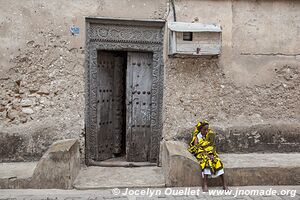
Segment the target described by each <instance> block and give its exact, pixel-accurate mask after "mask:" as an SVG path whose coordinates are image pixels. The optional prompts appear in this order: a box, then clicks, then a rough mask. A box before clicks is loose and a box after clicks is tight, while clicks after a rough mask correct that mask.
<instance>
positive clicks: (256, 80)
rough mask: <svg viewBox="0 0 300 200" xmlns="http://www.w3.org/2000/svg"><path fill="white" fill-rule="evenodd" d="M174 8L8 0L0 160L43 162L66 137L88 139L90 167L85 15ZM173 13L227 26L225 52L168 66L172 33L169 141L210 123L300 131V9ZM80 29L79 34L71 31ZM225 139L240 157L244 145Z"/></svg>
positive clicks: (1, 25) (0, 66)
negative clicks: (237, 148)
mask: <svg viewBox="0 0 300 200" xmlns="http://www.w3.org/2000/svg"><path fill="white" fill-rule="evenodd" d="M168 2H169V1H167V0H164V1H161V0H154V1H151V2H150V1H147V0H131V1H127V0H120V1H118V4H113V3H111V1H109V0H91V1H76V2H73V1H72V2H71V1H64V2H61V1H59V2H58V1H51V2H50V1H45V0H43V1H39V2H34V3H33V2H32V1H24V2H22V4H20V3H19V1H17V0H11V1H2V2H1V7H0V13H1V14H0V42H1V45H0V134H1V136H0V137H1V145H2V144H3V145H2V146H3V148H2V146H1V147H0V161H4V160H5V161H24V160H38V159H39V157H40V156H41V155H42V154H43V152H45V150H46V149H47V147H48V146H49V145H50V144H51V143H52V142H53V141H55V140H58V139H63V138H79V139H80V144H81V152H82V154H81V155H82V160H83V155H84V153H83V151H84V143H85V141H84V139H85V125H84V105H85V100H84V94H85V91H84V82H85V75H84V58H85V55H84V52H85V46H84V44H85V28H86V27H85V18H84V17H85V16H96V17H107V18H127V19H146V20H151V19H166V21H173V13H172V9H170V8H169V4H168ZM271 8H272V9H271ZM175 9H176V16H177V21H183V22H192V21H194V22H195V23H198V22H200V23H216V24H220V25H221V27H222V52H221V55H220V57H219V58H214V59H203V58H184V59H182V58H169V57H168V56H167V45H168V38H167V35H168V34H164V35H165V38H164V61H165V63H164V91H163V93H164V98H163V124H164V126H163V138H164V139H165V140H169V139H172V138H174V137H175V136H176V135H178V134H181V133H183V132H184V131H185V130H187V129H191V128H192V127H193V126H194V125H195V123H196V122H197V120H199V119H203V118H206V119H208V120H210V122H211V123H212V124H213V125H214V126H217V127H220V129H221V130H223V129H228V128H230V127H233V128H234V127H240V126H242V127H245V130H247V131H244V130H241V132H240V133H245V134H246V135H247V134H249V133H248V130H249V129H248V128H246V126H249V127H250V128H251V126H252V125H255V124H269V123H271V124H273V123H275V122H276V123H277V122H282V123H288V124H296V125H297V124H299V121H300V109H299V108H300V99H299V98H300V93H299V91H300V87H299V83H300V81H299V80H300V79H299V73H300V68H299V67H300V64H299V63H300V59H299V58H300V52H299V51H298V49H299V48H298V47H299V41H300V39H299V34H297V33H298V32H299V26H298V21H299V17H300V15H299V10H300V2H298V1H292V0H289V1H213V0H203V1H198V0H181V1H176V2H175ZM274 10H276V11H278V12H276V13H274ZM271 16H272V17H271ZM73 25H75V26H78V27H79V28H80V33H79V34H78V35H72V34H71V33H70V30H69V29H70V27H71V26H73ZM285 30H289V31H288V32H287V33H285V32H286V31H285ZM165 33H167V31H165ZM293 126H294V125H293ZM256 127H258V126H254V128H256ZM252 128H253V127H252ZM258 128H259V127H258ZM275 128H276V127H275ZM270 130H273V129H272V128H270ZM296 132H297V131H295V132H294V133H295V134H296V135H297V134H298V133H296ZM185 133H186V132H185ZM284 133H285V132H284ZM294 133H293V134H292V135H294ZM186 134H190V132H189V133H186ZM225 135H227V134H225ZM229 135H230V134H229ZM267 135H270V134H269V133H268V134H267ZM226 137H227V136H226ZM249 137H250V135H249ZM249 137H248V136H246V138H248V139H249V142H250V141H252V139H253V138H252V139H251V138H249ZM256 137H258V136H256ZM290 137H291V138H293V137H294V136H291V135H290V134H287V135H286V137H283V138H284V140H287V141H290V140H289V139H287V138H290ZM2 139H3V140H2ZM226 139H228V141H229V140H232V142H231V144H230V145H229V144H227V146H226V148H229V149H233V148H234V142H233V141H236V137H235V136H230V137H229V138H226ZM278 139H280V138H278ZM271 140H272V142H274V143H275V144H278V143H276V142H278V141H276V140H277V138H276V137H273V136H272V137H271ZM16 144H17V145H16ZM224 144H225V143H224ZM269 147H270V148H271V146H269ZM281 147H283V146H281ZM281 147H279V148H278V149H277V147H276V148H275V146H274V147H272V148H271V149H269V150H274V149H275V150H276V151H277V150H278V151H280V148H281ZM290 147H293V146H290ZM290 147H289V148H290ZM295 147H297V145H296V146H295ZM224 151H225V149H224ZM228 151H229V150H228Z"/></svg>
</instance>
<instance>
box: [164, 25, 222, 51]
mask: <svg viewBox="0 0 300 200" xmlns="http://www.w3.org/2000/svg"><path fill="white" fill-rule="evenodd" d="M168 29H169V55H172V56H176V55H181V56H184V55H196V56H197V55H206V56H214V55H219V54H220V52H221V36H222V35H221V33H222V30H221V27H220V26H218V25H214V24H200V23H185V22H169V23H168Z"/></svg>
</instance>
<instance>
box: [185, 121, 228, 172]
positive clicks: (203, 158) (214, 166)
mask: <svg viewBox="0 0 300 200" xmlns="http://www.w3.org/2000/svg"><path fill="white" fill-rule="evenodd" d="M203 123H205V124H207V125H208V132H207V134H206V135H205V136H202V137H201V138H200V139H198V143H197V144H194V141H195V139H196V138H197V135H198V134H201V133H200V131H199V130H198V128H199V127H200V126H201V124H203ZM215 136H216V135H215V133H214V132H213V130H212V129H211V128H210V127H209V123H208V122H207V121H203V122H199V123H198V124H197V126H196V127H195V130H194V132H193V134H192V140H191V142H190V144H189V148H188V151H189V152H190V153H191V154H193V155H194V156H195V157H196V158H197V160H198V161H199V164H200V167H201V169H202V171H203V170H204V169H205V168H208V169H209V170H210V171H211V174H215V173H216V172H217V171H218V170H221V169H223V167H224V165H223V163H222V161H221V160H220V158H219V156H218V153H217V151H216V144H215ZM208 155H210V156H211V157H213V159H211V158H209V156H208Z"/></svg>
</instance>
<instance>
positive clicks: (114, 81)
mask: <svg viewBox="0 0 300 200" xmlns="http://www.w3.org/2000/svg"><path fill="white" fill-rule="evenodd" d="M124 62H125V60H124V58H123V59H122V57H116V56H114V53H113V52H105V51H100V52H98V91H97V92H98V94H97V97H98V106H97V113H98V116H97V144H98V156H97V160H98V161H101V160H105V159H108V158H111V157H112V156H113V153H119V152H120V151H121V140H120V138H121V135H120V134H122V131H121V130H120V129H121V128H122V125H123V124H122V120H119V118H120V116H122V115H124V111H123V110H124V109H122V108H120V107H122V106H124V105H123V104H124V101H123V100H124V95H123V96H122V94H123V93H124V92H123V91H124V89H123V91H122V89H121V88H122V87H121V86H120V85H123V84H122V82H121V83H120V82H119V77H118V76H119V75H120V74H121V72H122V70H123V69H124V68H123V66H124ZM120 71H121V72H120ZM122 77H123V76H122Z"/></svg>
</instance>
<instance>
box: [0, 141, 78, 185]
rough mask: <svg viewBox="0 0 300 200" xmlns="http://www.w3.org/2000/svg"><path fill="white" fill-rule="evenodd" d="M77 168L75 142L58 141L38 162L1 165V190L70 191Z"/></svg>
mask: <svg viewBox="0 0 300 200" xmlns="http://www.w3.org/2000/svg"><path fill="white" fill-rule="evenodd" d="M79 168H80V157H79V143H78V141H77V140H72V139H67V140H61V141H57V142H55V143H53V144H52V145H51V146H50V148H49V149H48V150H47V152H46V153H45V154H44V155H43V157H42V158H41V159H40V160H39V161H38V162H11V163H0V189H27V188H43V189H50V188H60V189H71V188H72V183H73V182H74V180H75V178H76V176H77V174H78V172H79Z"/></svg>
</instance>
